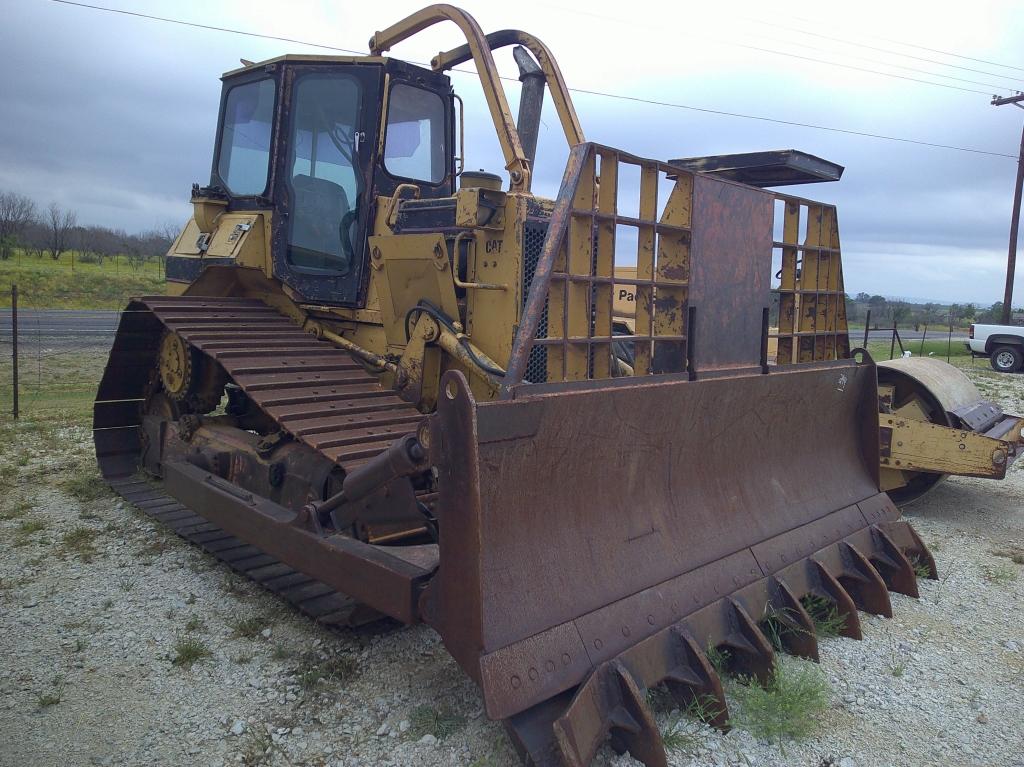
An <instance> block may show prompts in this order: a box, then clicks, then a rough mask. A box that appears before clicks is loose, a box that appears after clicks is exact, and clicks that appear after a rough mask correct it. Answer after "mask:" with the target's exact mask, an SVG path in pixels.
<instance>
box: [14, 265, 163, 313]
mask: <svg viewBox="0 0 1024 767" xmlns="http://www.w3.org/2000/svg"><path fill="white" fill-rule="evenodd" d="M72 255H73V256H74V268H73V269H72ZM11 283H17V285H18V305H19V306H25V307H35V308H46V309H121V308H124V305H125V303H126V302H127V299H128V298H130V297H131V296H137V295H143V294H153V293H163V292H164V278H163V272H162V269H161V266H160V263H159V262H158V261H157V260H156V259H151V260H149V261H147V262H146V263H144V264H143V265H141V266H140V267H139V268H138V269H137V270H136V269H132V267H131V266H130V265H129V264H128V262H127V260H126V259H125V258H124V257H123V256H120V257H118V258H117V259H107V260H106V261H104V263H103V264H102V265H100V264H83V263H81V261H80V254H78V253H65V254H64V255H62V256H61V258H60V260H59V261H54V260H53V259H52V258H50V256H49V255H45V256H43V258H40V259H37V258H33V257H30V256H28V255H26V254H24V253H21V252H16V254H15V256H14V257H13V258H10V259H8V260H6V261H0V306H2V307H9V306H10V305H11V290H10V285H11Z"/></svg>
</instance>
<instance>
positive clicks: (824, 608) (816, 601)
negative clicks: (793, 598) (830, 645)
mask: <svg viewBox="0 0 1024 767" xmlns="http://www.w3.org/2000/svg"><path fill="white" fill-rule="evenodd" d="M800 603H801V604H802V605H803V606H804V609H805V610H806V611H807V614H808V615H810V616H811V620H812V621H813V622H814V633H815V634H817V635H818V636H820V637H836V636H839V635H840V634H842V633H843V631H844V630H845V629H846V616H845V615H844V614H843V613H841V612H839V608H838V607H837V606H836V603H835V602H833V601H832V600H830V599H826V598H825V597H820V596H818V595H816V594H808V595H807V596H804V597H802V598H801V599H800Z"/></svg>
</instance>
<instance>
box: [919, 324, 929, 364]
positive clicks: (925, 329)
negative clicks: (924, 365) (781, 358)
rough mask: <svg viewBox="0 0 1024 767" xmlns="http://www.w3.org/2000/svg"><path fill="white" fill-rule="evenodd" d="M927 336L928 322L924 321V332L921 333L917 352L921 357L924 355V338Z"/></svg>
mask: <svg viewBox="0 0 1024 767" xmlns="http://www.w3.org/2000/svg"><path fill="white" fill-rule="evenodd" d="M927 337H928V323H927V322H926V323H924V332H923V333H922V334H921V351H919V352H918V353H917V354H918V356H919V357H923V356H924V339H926V338H927Z"/></svg>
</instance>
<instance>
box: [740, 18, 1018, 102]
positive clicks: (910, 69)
mask: <svg viewBox="0 0 1024 767" xmlns="http://www.w3.org/2000/svg"><path fill="white" fill-rule="evenodd" d="M773 26H776V25H773ZM783 28H784V29H789V27H783ZM794 31H796V32H800V31H802V30H794ZM806 34H813V33H810V32H808V33H806ZM753 36H754V37H764V38H765V39H766V40H771V41H772V42H775V43H788V42H789V41H787V40H779V39H778V38H774V37H768V36H767V35H759V34H757V33H753ZM815 37H825V35H815ZM825 39H827V40H836V41H839V42H845V41H840V40H839V39H838V38H830V37H825ZM845 44H846V45H858V43H845ZM798 45H799V46H800V49H801V50H805V51H819V52H820V53H836V54H838V55H840V56H846V57H849V58H852V59H857V60H859V61H866V62H868V63H869V64H878V65H879V66H883V67H895V68H896V69H905V70H907V71H908V72H916V73H918V74H922V75H931V76H932V77H943V78H945V79H947V80H956V81H957V82H961V83H969V84H971V85H985V86H987V87H989V88H995V89H997V90H1012V88H1011V86H1009V85H1005V84H1002V83H986V82H981V81H980V80H969V79H967V78H965V77H957V76H955V75H946V74H942V73H941V72H933V71H932V70H930V69H919V68H917V67H910V66H907V65H906V64H896V63H894V62H891V61H881V60H879V59H872V58H869V57H867V56H858V55H857V54H856V53H847V52H845V51H836V50H830V49H827V48H816V47H815V46H813V45H807V44H806V43H798ZM861 47H864V48H871V49H872V50H879V51H884V50H885V49H884V48H873V47H872V46H870V45H865V46H861ZM889 53H892V54H893V55H895V56H902V55H905V54H901V53H897V52H895V51H890V52H889ZM910 58H912V59H919V57H918V56H911V57H910ZM920 60H921V61H931V59H920ZM933 63H935V64H940V65H942V66H950V67H955V68H957V69H964V67H956V65H955V64H942V62H940V61H935V62H933ZM966 71H968V72H976V71H979V70H973V69H967V70H966ZM984 74H991V75H992V76H993V77H1003V78H1006V79H1008V80H1015V79H1017V78H1014V77H1011V76H1010V75H999V74H995V73H994V72H986V73H984ZM1020 82H1022V83H1024V80H1020Z"/></svg>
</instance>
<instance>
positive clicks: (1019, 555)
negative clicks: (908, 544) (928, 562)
mask: <svg viewBox="0 0 1024 767" xmlns="http://www.w3.org/2000/svg"><path fill="white" fill-rule="evenodd" d="M933 548H934V547H933ZM992 553H993V554H995V555H996V556H997V557H1005V558H1006V559H1009V560H1010V561H1011V562H1013V563H1014V564H1015V565H1024V549H1022V548H1020V547H1019V546H1010V548H1008V549H999V550H998V551H993V552H992Z"/></svg>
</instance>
